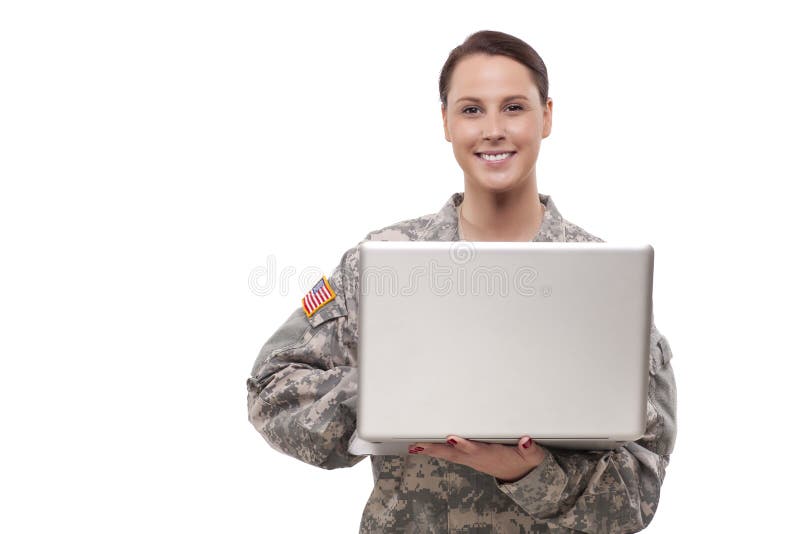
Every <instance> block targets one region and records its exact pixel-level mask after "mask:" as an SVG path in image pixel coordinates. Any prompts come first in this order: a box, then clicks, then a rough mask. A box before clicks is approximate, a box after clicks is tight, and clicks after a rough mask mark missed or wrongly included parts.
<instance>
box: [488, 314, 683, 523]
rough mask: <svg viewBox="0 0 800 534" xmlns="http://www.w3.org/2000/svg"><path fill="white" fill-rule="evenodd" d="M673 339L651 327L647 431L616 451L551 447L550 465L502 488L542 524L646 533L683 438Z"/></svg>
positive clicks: (548, 450)
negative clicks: (677, 439) (679, 429)
mask: <svg viewBox="0 0 800 534" xmlns="http://www.w3.org/2000/svg"><path fill="white" fill-rule="evenodd" d="M671 358H672V351H671V349H670V346H669V343H668V342H667V339H666V338H665V337H664V336H662V335H661V334H660V333H659V331H658V330H657V329H656V327H655V324H653V325H652V328H651V336H650V373H649V376H650V380H649V387H648V399H647V428H646V430H645V435H644V436H643V437H642V438H641V439H639V440H638V441H635V442H632V443H628V444H626V445H625V446H623V447H620V448H617V449H614V450H612V451H567V450H560V449H546V456H545V460H544V461H543V462H542V463H541V464H540V465H539V466H538V467H536V468H535V469H534V470H533V471H531V472H530V473H528V475H526V476H525V477H523V478H522V479H520V480H518V481H516V482H513V483H508V484H501V483H498V486H499V488H500V489H501V490H502V491H503V492H504V493H505V494H506V495H508V496H509V497H511V498H512V499H513V500H514V501H515V502H516V503H517V504H518V505H519V506H521V507H522V508H523V509H524V510H526V511H527V512H528V513H529V514H530V515H531V516H533V517H534V518H536V519H541V520H543V521H547V522H549V523H555V524H558V525H560V526H562V527H567V528H570V529H574V530H577V531H579V532H614V533H626V532H639V531H640V530H642V529H644V528H645V527H646V526H647V525H648V524H649V523H650V521H651V520H652V519H653V515H654V514H655V512H656V507H657V506H658V499H659V494H660V491H661V484H662V482H663V481H664V474H665V471H666V467H667V464H668V463H669V456H670V454H671V453H672V449H673V446H674V444H675V435H676V413H675V412H676V390H675V377H674V375H673V372H672V366H671V364H670V360H671Z"/></svg>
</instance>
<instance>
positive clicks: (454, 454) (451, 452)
mask: <svg viewBox="0 0 800 534" xmlns="http://www.w3.org/2000/svg"><path fill="white" fill-rule="evenodd" d="M415 445H416V446H415V447H414V448H412V447H409V449H408V452H409V454H424V455H427V456H433V457H434V458H441V459H442V460H449V461H455V460H456V458H458V457H459V456H460V453H459V452H458V451H456V450H455V449H454V448H453V447H452V446H451V445H448V444H447V443H416V444H415Z"/></svg>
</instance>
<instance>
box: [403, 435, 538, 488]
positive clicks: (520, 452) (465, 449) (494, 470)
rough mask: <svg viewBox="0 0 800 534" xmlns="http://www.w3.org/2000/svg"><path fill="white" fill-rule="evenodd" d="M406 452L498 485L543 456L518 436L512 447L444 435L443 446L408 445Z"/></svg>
mask: <svg viewBox="0 0 800 534" xmlns="http://www.w3.org/2000/svg"><path fill="white" fill-rule="evenodd" d="M408 452H409V454H427V455H428V456H433V457H434V458H441V459H442V460H447V461H449V462H455V463H457V464H462V465H466V466H469V467H471V468H473V469H475V470H476V471H480V472H482V473H486V474H487V475H491V476H493V477H495V478H496V479H498V481H499V482H501V483H505V482H516V481H517V480H519V479H521V478H523V477H524V476H525V475H527V474H528V473H530V472H531V471H532V470H533V469H534V468H535V467H537V466H538V465H539V464H540V463H542V461H543V460H544V457H545V450H544V449H543V448H542V447H540V446H539V445H538V444H536V442H535V441H533V440H532V439H531V438H530V437H529V436H523V437H521V438H520V439H519V441H518V442H517V444H516V445H503V444H501V443H484V442H482V441H472V440H468V439H464V438H460V437H458V436H447V443H413V444H411V445H409V447H408Z"/></svg>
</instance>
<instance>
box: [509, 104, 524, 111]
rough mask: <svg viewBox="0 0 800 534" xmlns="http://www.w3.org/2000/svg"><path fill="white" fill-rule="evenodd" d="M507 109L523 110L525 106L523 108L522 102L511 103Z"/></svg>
mask: <svg viewBox="0 0 800 534" xmlns="http://www.w3.org/2000/svg"><path fill="white" fill-rule="evenodd" d="M512 108H516V109H512ZM507 109H509V110H510V111H522V110H523V109H525V108H523V107H522V106H521V105H520V104H509V105H508V107H507Z"/></svg>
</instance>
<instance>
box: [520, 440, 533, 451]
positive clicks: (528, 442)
mask: <svg viewBox="0 0 800 534" xmlns="http://www.w3.org/2000/svg"><path fill="white" fill-rule="evenodd" d="M532 444H533V440H532V439H531V438H528V441H527V442H525V443H523V444H522V448H523V449H528V448H530V446H531V445H532Z"/></svg>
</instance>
